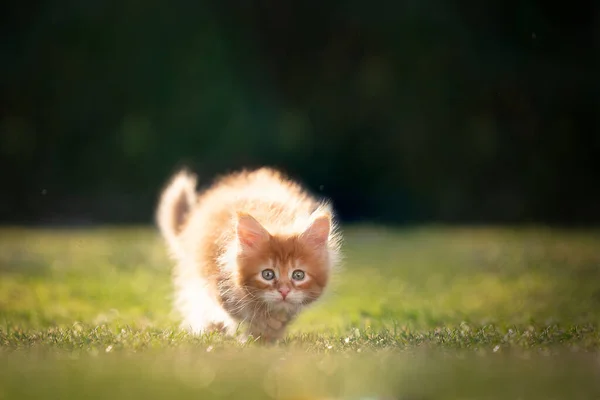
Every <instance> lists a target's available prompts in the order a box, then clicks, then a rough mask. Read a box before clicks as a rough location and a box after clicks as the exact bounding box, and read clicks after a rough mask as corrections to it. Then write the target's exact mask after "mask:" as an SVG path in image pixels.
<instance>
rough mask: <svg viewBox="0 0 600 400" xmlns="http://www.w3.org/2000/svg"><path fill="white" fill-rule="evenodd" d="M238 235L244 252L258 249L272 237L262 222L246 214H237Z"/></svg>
mask: <svg viewBox="0 0 600 400" xmlns="http://www.w3.org/2000/svg"><path fill="white" fill-rule="evenodd" d="M236 233H237V237H238V240H239V241H240V244H241V245H242V249H243V250H251V249H256V248H258V247H259V246H260V245H261V244H263V243H265V242H266V241H268V240H269V238H270V236H271V235H270V234H269V232H267V230H266V229H265V228H263V226H262V225H261V224H260V222H258V221H257V220H255V219H254V217H252V216H251V215H250V214H246V213H238V214H237V227H236Z"/></svg>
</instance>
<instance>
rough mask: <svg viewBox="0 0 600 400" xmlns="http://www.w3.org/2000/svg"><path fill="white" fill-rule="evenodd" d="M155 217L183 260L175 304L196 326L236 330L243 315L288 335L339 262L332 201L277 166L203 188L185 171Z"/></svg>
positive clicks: (261, 328) (271, 334)
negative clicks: (312, 192)
mask: <svg viewBox="0 0 600 400" xmlns="http://www.w3.org/2000/svg"><path fill="white" fill-rule="evenodd" d="M157 222H158V225H159V228H160V230H161V232H162V234H163V236H164V238H165V240H166V242H167V244H168V247H169V249H170V252H171V254H172V256H173V258H174V259H175V261H176V263H177V265H176V268H175V271H174V282H175V289H176V306H177V308H178V310H179V312H180V313H181V314H182V317H183V326H184V327H185V328H187V329H190V330H191V331H192V332H195V333H204V332H208V331H211V330H214V329H218V330H222V331H224V332H226V333H228V334H235V333H236V331H237V328H238V325H239V324H240V323H244V324H245V325H246V326H247V330H246V332H247V333H250V334H252V335H253V336H254V337H261V338H263V339H266V340H274V339H278V338H280V337H282V336H283V334H284V332H285V328H286V326H287V325H288V324H289V322H291V321H292V320H293V319H294V317H295V316H296V315H297V314H298V312H299V311H300V310H301V309H302V308H303V307H304V306H306V305H308V304H310V303H312V302H313V301H315V300H317V299H318V298H319V297H320V296H321V294H322V293H323V290H324V289H325V288H326V287H327V284H328V281H329V278H330V273H331V271H332V268H333V267H334V266H335V265H336V262H337V260H338V254H339V244H340V235H339V234H338V232H337V231H336V229H335V228H336V227H335V224H334V221H333V216H332V210H331V207H330V206H329V204H327V203H323V202H319V201H317V200H316V199H315V198H313V197H312V196H310V195H309V194H308V193H307V192H306V191H304V190H303V189H302V188H301V187H300V185H298V184H297V183H294V182H292V181H290V180H289V179H287V178H285V177H284V176H283V175H282V174H280V173H279V172H277V171H275V170H273V169H270V168H261V169H259V170H256V171H252V172H247V171H243V172H239V173H235V174H231V175H229V176H225V177H223V178H221V179H219V180H217V181H216V182H215V183H214V184H213V185H212V186H211V187H210V188H209V189H208V190H206V191H204V192H203V193H201V194H200V195H198V194H197V193H196V178H195V176H194V175H192V174H190V173H189V172H187V171H185V170H184V171H181V172H179V173H178V174H176V175H175V176H174V177H173V178H172V180H171V181H170V183H169V184H168V185H167V187H166V188H165V190H164V191H163V194H162V196H161V200H160V204H159V206H158V210H157ZM265 269H270V270H271V271H272V272H273V273H274V278H273V279H272V280H269V279H265V278H264V277H263V275H262V271H264V270H265ZM296 270H301V271H303V272H304V279H300V280H299V279H298V278H299V277H300V276H301V275H302V274H301V273H296V274H295V275H293V273H294V271H296ZM266 274H267V275H266V276H267V278H270V277H271V273H270V272H267V273H266ZM294 277H295V278H294ZM284 298H285V300H284Z"/></svg>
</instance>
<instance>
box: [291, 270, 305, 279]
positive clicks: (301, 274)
mask: <svg viewBox="0 0 600 400" xmlns="http://www.w3.org/2000/svg"><path fill="white" fill-rule="evenodd" d="M292 279H293V280H296V281H301V280H302V279H304V271H301V270H299V269H297V270H295V271H294V272H293V273H292Z"/></svg>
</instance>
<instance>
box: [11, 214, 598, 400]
mask: <svg viewBox="0 0 600 400" xmlns="http://www.w3.org/2000/svg"><path fill="white" fill-rule="evenodd" d="M344 254H345V262H344V266H343V269H342V270H341V271H340V272H339V274H337V275H336V277H335V279H334V281H333V283H332V287H331V290H330V291H329V293H328V295H327V296H326V297H325V298H324V299H323V300H322V301H321V302H320V303H319V304H318V305H316V306H314V307H312V308H310V309H308V310H306V311H305V313H304V314H303V315H302V316H301V317H300V319H299V320H298V321H297V322H296V323H295V324H294V325H293V326H292V328H291V330H290V332H289V335H288V337H287V338H286V339H285V340H284V341H283V342H282V343H280V344H278V345H275V346H262V345H259V344H257V343H247V344H245V345H241V344H238V343H237V342H235V341H233V340H228V339H225V338H222V337H220V336H218V335H212V336H205V337H193V336H190V335H187V334H185V333H183V332H180V331H179V330H178V329H177V326H178V321H177V315H176V314H174V313H173V311H172V309H171V295H172V294H171V282H170V272H169V268H170V265H171V263H170V262H169V261H168V259H167V257H166V251H165V248H164V245H163V243H162V242H161V240H160V238H159V237H158V234H157V232H156V231H155V230H154V229H152V228H148V227H140V228H134V227H132V228H127V229H125V228H111V229H109V228H98V229H87V230H74V229H63V230H50V229H20V228H3V229H1V230H0V399H24V398H42V397H43V398H44V399H68V398H73V399H88V398H90V399H92V398H96V399H107V398H110V399H112V400H118V399H135V398H143V399H150V398H177V399H188V398H189V399H192V398H194V399H200V398H235V399H251V398H257V399H258V398H271V399H326V398H327V399H423V400H425V399H482V398H483V399H492V398H499V399H519V398H520V399H533V398H535V399H552V398H554V399H559V398H561V399H562V398H564V399H600V379H599V378H600V330H599V329H600V232H599V231H569V230H551V229H546V228H527V229H524V228H521V229H511V228H449V227H420V228H406V229H399V230H392V229H385V228H375V227H365V226H362V227H347V228H346V229H345V244H344Z"/></svg>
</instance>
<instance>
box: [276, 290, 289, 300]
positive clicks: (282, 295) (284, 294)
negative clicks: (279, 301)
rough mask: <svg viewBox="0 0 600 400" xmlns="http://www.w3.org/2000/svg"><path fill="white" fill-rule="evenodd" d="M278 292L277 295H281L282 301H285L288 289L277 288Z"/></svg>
mask: <svg viewBox="0 0 600 400" xmlns="http://www.w3.org/2000/svg"><path fill="white" fill-rule="evenodd" d="M278 290H279V293H281V297H283V299H284V300H285V297H286V296H287V295H288V293H289V292H290V289H289V288H279V289H278Z"/></svg>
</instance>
